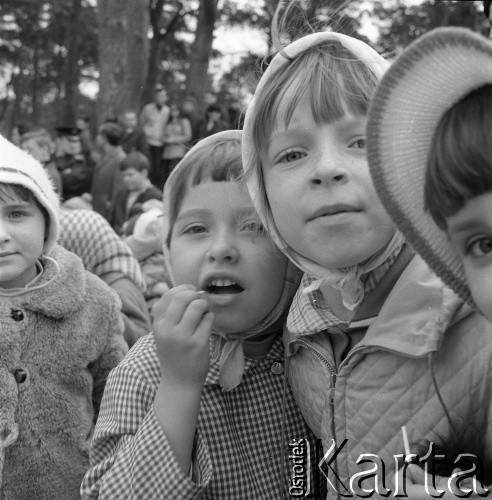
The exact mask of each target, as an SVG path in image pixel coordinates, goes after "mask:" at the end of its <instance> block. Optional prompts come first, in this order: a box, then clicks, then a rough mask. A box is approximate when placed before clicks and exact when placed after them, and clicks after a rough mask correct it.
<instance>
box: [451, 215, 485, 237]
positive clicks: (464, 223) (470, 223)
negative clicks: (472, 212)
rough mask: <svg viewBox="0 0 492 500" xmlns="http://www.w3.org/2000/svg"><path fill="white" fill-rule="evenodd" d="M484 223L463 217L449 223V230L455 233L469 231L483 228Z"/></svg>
mask: <svg viewBox="0 0 492 500" xmlns="http://www.w3.org/2000/svg"><path fill="white" fill-rule="evenodd" d="M483 229H484V225H483V223H481V222H479V221H476V220H474V219H472V218H470V219H463V220H460V221H459V222H456V223H455V224H452V223H451V224H448V232H449V233H451V232H452V233H453V234H461V233H469V232H472V231H477V230H483Z"/></svg>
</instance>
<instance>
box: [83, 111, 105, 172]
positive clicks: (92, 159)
mask: <svg viewBox="0 0 492 500" xmlns="http://www.w3.org/2000/svg"><path fill="white" fill-rule="evenodd" d="M77 128H78V129H79V130H80V132H79V137H80V144H81V146H82V154H83V155H84V156H85V159H86V161H87V163H88V165H90V166H91V167H94V166H95V165H96V163H97V162H98V161H99V160H100V157H101V155H100V153H99V151H98V150H97V148H96V144H95V142H94V139H93V137H92V132H91V127H90V120H89V118H87V117H84V118H79V119H78V120H77Z"/></svg>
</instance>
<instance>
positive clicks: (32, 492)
mask: <svg viewBox="0 0 492 500" xmlns="http://www.w3.org/2000/svg"><path fill="white" fill-rule="evenodd" d="M0 150H1V152H2V154H1V155H0V156H1V159H0V297H1V299H0V325H1V327H0V352H1V356H0V401H1V404H0V407H1V411H0V490H1V491H2V496H3V497H5V498H15V499H27V498H36V499H39V500H52V499H54V498H63V499H67V500H70V499H74V500H75V499H77V498H80V494H79V488H80V482H81V480H82V477H83V475H84V472H85V471H86V469H87V467H88V464H89V453H88V451H89V443H90V439H91V436H92V431H93V425H94V422H95V419H96V417H97V413H98V409H99V404H100V401H101V398H102V393H103V389H104V385H105V383H106V377H107V375H108V373H109V371H110V370H111V369H112V368H114V367H115V366H116V365H117V364H118V363H119V362H120V361H121V359H122V358H123V356H124V355H125V352H126V350H127V346H126V343H125V342H124V340H123V335H122V332H123V323H122V320H121V318H120V314H119V307H120V302H119V299H118V298H117V296H116V294H115V292H113V291H112V290H111V288H110V287H109V286H107V285H106V284H105V283H103V282H102V281H101V280H100V279H99V278H97V277H96V276H94V275H93V274H92V273H89V272H88V271H86V270H85V269H84V266H83V264H82V261H81V260H80V259H79V257H77V256H76V255H75V254H73V253H71V252H68V251H67V250H65V249H64V248H62V247H60V246H59V245H58V244H57V239H58V232H59V200H58V196H57V194H56V193H55V191H54V190H53V187H52V184H51V182H50V179H49V177H48V175H47V173H46V172H45V170H44V169H43V167H42V165H41V164H40V163H39V162H38V161H37V160H35V159H34V158H32V157H31V156H29V155H28V154H27V153H25V152H24V151H22V150H20V149H19V148H17V147H16V146H14V145H13V144H12V143H10V142H9V141H7V140H6V139H5V138H3V137H2V136H0Z"/></svg>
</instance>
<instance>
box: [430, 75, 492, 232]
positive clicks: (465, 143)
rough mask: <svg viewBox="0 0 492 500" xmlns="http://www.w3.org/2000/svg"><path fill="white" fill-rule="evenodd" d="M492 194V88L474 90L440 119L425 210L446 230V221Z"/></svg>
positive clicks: (432, 150) (489, 85)
mask: <svg viewBox="0 0 492 500" xmlns="http://www.w3.org/2000/svg"><path fill="white" fill-rule="evenodd" d="M490 191H492V84H487V85H484V86H483V87H480V88H478V89H476V90H473V91H472V92H470V93H469V94H467V95H466V96H465V97H463V98H462V99H461V100H460V101H459V102H457V103H456V104H455V105H454V106H453V107H451V108H450V109H449V110H448V111H446V113H444V115H443V116H442V117H441V119H440V121H439V123H438V125H437V127H436V129H435V131H434V135H433V137H432V142H431V146H430V149H429V156H428V158H427V170H426V174H425V186H424V207H425V210H427V211H429V213H430V215H431V217H432V218H433V219H434V222H435V223H436V224H437V225H438V226H439V227H440V228H441V229H443V230H446V229H447V223H446V217H449V216H451V215H454V214H455V213H457V212H458V211H459V210H461V208H463V206H464V205H465V203H466V201H467V200H469V199H470V198H473V197H475V196H479V195H481V194H484V193H488V192H490Z"/></svg>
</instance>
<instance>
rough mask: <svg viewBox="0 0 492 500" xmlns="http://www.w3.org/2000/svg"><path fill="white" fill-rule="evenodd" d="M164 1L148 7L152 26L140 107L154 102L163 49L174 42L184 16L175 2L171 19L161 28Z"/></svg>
mask: <svg viewBox="0 0 492 500" xmlns="http://www.w3.org/2000/svg"><path fill="white" fill-rule="evenodd" d="M163 4H164V0H157V2H156V3H155V5H154V6H153V7H150V24H151V26H152V35H153V36H152V39H151V40H150V52H149V64H148V70H147V81H146V82H145V88H144V91H143V95H142V105H144V104H147V103H149V102H152V101H153V100H154V89H155V86H156V85H157V84H158V83H160V79H161V77H162V74H161V62H162V58H163V53H164V47H166V45H167V46H169V44H172V43H173V41H174V36H175V34H176V27H177V23H178V20H179V18H180V17H181V16H182V15H184V13H183V12H182V8H183V4H182V3H181V2H177V4H176V11H175V13H174V15H173V16H172V17H171V19H170V20H169V22H168V23H167V26H166V27H162V28H161V24H162V19H161V18H162V7H163Z"/></svg>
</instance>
